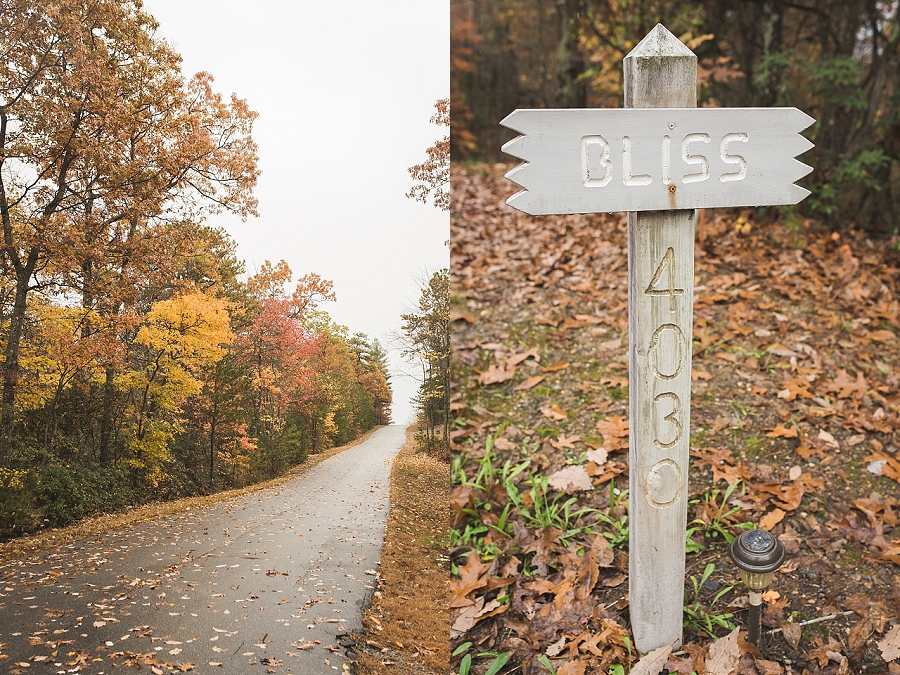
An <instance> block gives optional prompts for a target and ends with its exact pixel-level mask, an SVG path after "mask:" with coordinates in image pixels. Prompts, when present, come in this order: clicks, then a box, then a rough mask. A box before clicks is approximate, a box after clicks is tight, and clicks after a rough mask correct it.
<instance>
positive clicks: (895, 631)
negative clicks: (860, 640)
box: [876, 624, 900, 661]
mask: <svg viewBox="0 0 900 675" xmlns="http://www.w3.org/2000/svg"><path fill="white" fill-rule="evenodd" d="M876 644H877V645H878V649H880V650H881V658H883V659H884V660H885V661H893V660H894V659H896V658H900V624H897V625H896V626H894V627H893V628H891V629H890V630H889V631H888V632H887V634H886V635H885V636H884V638H883V639H882V640H880V641H879V642H877V643H876Z"/></svg>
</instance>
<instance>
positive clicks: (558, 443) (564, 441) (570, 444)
mask: <svg viewBox="0 0 900 675" xmlns="http://www.w3.org/2000/svg"><path fill="white" fill-rule="evenodd" d="M580 440H581V436H578V435H575V436H566V435H565V434H560V435H559V438H558V439H556V440H555V441H550V445H552V446H553V447H554V448H556V449H557V450H562V449H563V448H572V449H574V448H575V443H577V442H578V441H580Z"/></svg>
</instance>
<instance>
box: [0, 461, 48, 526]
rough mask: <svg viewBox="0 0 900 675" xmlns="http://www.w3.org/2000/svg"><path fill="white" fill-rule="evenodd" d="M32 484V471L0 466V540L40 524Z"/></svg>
mask: <svg viewBox="0 0 900 675" xmlns="http://www.w3.org/2000/svg"><path fill="white" fill-rule="evenodd" d="M34 486H35V475H34V473H33V472H31V471H25V470H21V469H4V468H0V540H5V539H12V538H13V537H18V536H21V535H23V534H26V533H28V532H31V531H33V530H35V529H37V528H38V526H39V525H40V523H41V514H40V512H39V511H38V510H37V509H36V508H35V505H34V498H33V494H32V491H33V489H34Z"/></svg>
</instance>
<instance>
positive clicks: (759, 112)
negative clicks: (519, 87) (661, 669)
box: [503, 24, 814, 653]
mask: <svg viewBox="0 0 900 675" xmlns="http://www.w3.org/2000/svg"><path fill="white" fill-rule="evenodd" d="M624 70H625V109H617V110H517V111H515V112H514V113H512V114H511V115H509V116H508V117H507V118H506V119H505V120H503V124H505V125H506V126H508V127H510V128H512V129H515V130H516V131H519V132H520V133H522V134H524V135H523V136H521V137H519V138H516V139H515V140H513V141H510V142H509V143H508V144H507V145H505V146H504V150H505V151H506V152H509V153H511V154H513V155H515V156H517V157H520V158H521V159H524V160H525V161H526V164H523V165H521V166H518V167H516V168H515V169H513V170H512V171H510V172H509V173H508V174H507V177H509V178H510V179H512V180H514V181H515V182H517V183H518V184H520V185H521V186H523V187H524V188H525V191H523V192H519V193H518V194H515V195H513V196H512V197H511V198H510V199H509V200H508V203H509V204H510V205H511V206H513V207H515V208H517V209H520V210H522V211H525V212H526V213H530V214H533V215H544V214H566V213H594V212H603V211H628V212H629V213H628V351H629V370H628V378H629V415H630V432H629V439H628V445H629V449H628V452H629V501H628V510H629V528H630V532H629V549H628V564H629V575H628V585H629V607H630V612H631V630H632V633H633V635H634V642H635V646H636V647H637V649H638V650H639V651H640V652H642V653H646V652H649V651H651V650H653V649H656V648H658V647H662V646H664V645H676V646H677V645H678V644H680V642H681V626H682V608H683V602H684V595H683V593H684V572H685V530H686V526H687V494H688V466H689V447H690V404H691V331H692V328H693V284H694V229H695V225H696V223H695V211H694V209H695V208H700V207H715V206H761V205H774V204H795V203H797V202H798V201H800V200H801V199H803V198H804V197H805V196H806V195H807V194H809V193H808V192H807V191H806V190H804V189H803V188H800V187H797V186H796V185H793V182H794V181H795V180H797V179H799V178H801V177H803V176H805V175H806V174H807V173H809V171H811V169H810V167H808V166H805V165H803V164H801V163H800V162H798V161H796V160H795V159H793V157H794V156H795V155H797V154H799V153H801V152H803V151H805V150H808V149H809V148H811V147H812V144H811V143H810V142H809V141H807V140H806V139H804V138H803V137H801V136H800V135H799V132H800V131H802V130H803V129H805V128H806V127H808V126H809V125H810V124H812V123H813V121H814V120H813V119H812V118H810V117H809V116H807V115H805V114H804V113H802V112H800V111H799V110H796V109H794V108H773V109H759V108H749V109H715V108H703V109H696V105H697V57H696V56H694V54H693V53H692V52H691V51H690V50H689V49H688V48H687V47H685V46H684V45H683V44H681V42H680V41H679V40H678V38H676V37H675V36H674V35H672V34H671V33H670V32H669V31H668V30H666V29H665V28H664V27H663V26H662V25H659V24H658V25H657V26H656V27H655V28H654V29H653V30H652V31H650V33H649V34H648V35H647V37H645V38H644V39H643V40H641V42H640V44H638V45H637V46H636V47H635V48H634V49H633V50H632V52H631V53H630V54H629V55H628V56H626V57H625V61H624Z"/></svg>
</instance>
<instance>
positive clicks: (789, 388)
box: [778, 377, 813, 401]
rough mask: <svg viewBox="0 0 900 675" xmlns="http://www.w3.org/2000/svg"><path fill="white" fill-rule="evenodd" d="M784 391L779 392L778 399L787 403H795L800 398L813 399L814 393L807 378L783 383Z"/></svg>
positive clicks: (796, 378) (797, 378)
mask: <svg viewBox="0 0 900 675" xmlns="http://www.w3.org/2000/svg"><path fill="white" fill-rule="evenodd" d="M781 386H782V387H784V388H783V389H781V390H779V392H778V398H783V399H784V400H785V401H793V400H794V399H795V398H797V397H798V396H799V397H800V398H813V395H812V393H811V392H810V391H809V380H807V379H806V377H795V378H793V379H790V380H785V381H784V382H782V383H781Z"/></svg>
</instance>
